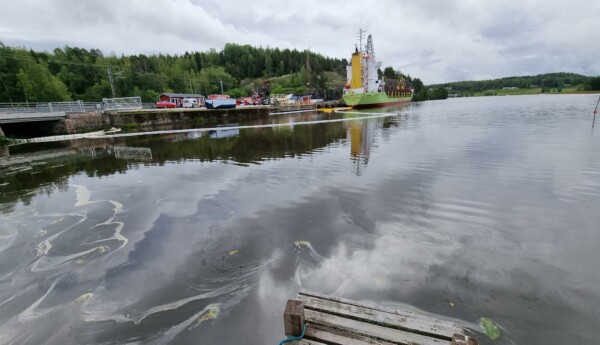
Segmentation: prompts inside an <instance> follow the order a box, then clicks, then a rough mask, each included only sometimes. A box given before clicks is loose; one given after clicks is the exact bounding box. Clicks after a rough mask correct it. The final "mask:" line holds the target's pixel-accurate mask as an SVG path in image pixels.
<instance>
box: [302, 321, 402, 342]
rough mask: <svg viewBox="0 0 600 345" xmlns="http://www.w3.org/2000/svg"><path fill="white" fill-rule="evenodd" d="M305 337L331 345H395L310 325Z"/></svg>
mask: <svg viewBox="0 0 600 345" xmlns="http://www.w3.org/2000/svg"><path fill="white" fill-rule="evenodd" d="M305 336H306V337H307V338H310V339H318V340H319V341H323V342H325V343H327V344H329V345H375V344H376V345H393V344H392V343H388V342H387V341H383V340H375V339H373V338H367V337H364V336H361V335H357V334H350V333H347V332H338V331H335V330H333V329H330V328H325V327H323V326H319V325H314V324H309V325H308V327H307V328H306V334H305Z"/></svg>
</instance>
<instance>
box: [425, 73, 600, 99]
mask: <svg viewBox="0 0 600 345" xmlns="http://www.w3.org/2000/svg"><path fill="white" fill-rule="evenodd" d="M576 85H580V88H581V91H584V90H585V91H588V90H600V77H587V76H584V75H581V74H575V73H546V74H538V75H535V76H523V77H508V78H501V79H492V80H480V81H459V82H453V83H445V84H436V85H430V86H429V88H439V87H442V88H449V90H450V93H459V94H474V93H476V92H483V91H486V90H498V89H502V88H505V87H517V88H520V89H525V88H541V89H542V92H544V91H545V90H548V89H550V88H553V89H558V90H560V89H562V88H565V87H572V86H576Z"/></svg>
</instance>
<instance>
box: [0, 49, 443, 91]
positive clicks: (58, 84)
mask: <svg viewBox="0 0 600 345" xmlns="http://www.w3.org/2000/svg"><path fill="white" fill-rule="evenodd" d="M347 64H348V61H347V60H346V59H334V58H329V57H324V56H322V55H320V54H316V53H313V52H310V51H306V50H305V51H299V50H295V49H293V50H290V49H279V48H268V47H267V48H262V47H259V48H256V47H252V46H249V45H237V44H226V45H225V47H224V48H223V49H222V50H221V51H216V50H215V49H211V50H209V51H206V52H191V53H190V52H186V53H185V54H183V55H166V54H158V55H143V54H140V55H130V56H125V55H122V56H116V55H114V54H111V55H109V56H105V55H104V54H103V53H102V52H101V51H100V50H98V49H91V50H86V49H83V48H76V47H64V48H57V49H54V51H52V52H36V51H33V50H28V49H25V48H17V47H8V46H5V45H4V44H2V43H1V42H0V84H1V85H0V102H45V101H67V100H83V101H92V102H98V101H100V100H102V98H107V97H113V96H114V97H129V96H141V97H142V100H143V101H144V102H154V101H155V100H156V98H157V96H158V95H159V94H160V93H163V92H178V93H200V94H205V95H207V94H212V93H220V82H221V81H222V82H223V87H224V89H225V91H226V93H228V94H230V95H232V96H234V97H240V96H249V95H251V94H252V93H255V92H258V93H261V94H263V95H264V94H269V93H274V94H275V93H294V94H312V95H314V96H315V97H318V98H324V99H339V98H341V95H342V89H343V85H344V83H345V75H346V70H345V68H346V65H347ZM379 72H380V74H385V76H386V80H387V81H388V84H389V85H390V87H391V86H397V85H398V84H399V83H404V84H405V85H407V86H411V85H414V87H415V100H426V99H432V98H445V97H443V96H444V94H443V91H444V89H443V88H440V89H439V90H436V92H432V91H428V90H427V89H426V88H424V86H423V83H422V82H421V81H420V80H419V79H418V78H415V79H414V80H413V79H412V78H411V77H410V76H409V75H404V74H403V73H401V72H400V71H397V70H394V69H393V68H392V67H387V68H385V70H384V71H381V70H380V71H379ZM111 78H112V79H113V85H114V88H111V83H110V79H111Z"/></svg>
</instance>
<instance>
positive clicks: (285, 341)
mask: <svg viewBox="0 0 600 345" xmlns="http://www.w3.org/2000/svg"><path fill="white" fill-rule="evenodd" d="M304 332H306V323H305V324H304V327H303V328H302V334H300V336H299V337H291V338H286V339H283V340H282V341H280V342H279V345H281V344H285V343H288V342H290V341H294V340H300V339H302V338H304Z"/></svg>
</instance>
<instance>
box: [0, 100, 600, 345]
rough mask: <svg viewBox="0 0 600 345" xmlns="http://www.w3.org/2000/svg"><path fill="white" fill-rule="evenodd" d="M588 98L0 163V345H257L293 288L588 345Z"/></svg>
mask: <svg viewBox="0 0 600 345" xmlns="http://www.w3.org/2000/svg"><path fill="white" fill-rule="evenodd" d="M596 99H597V95H557V96H545V95H541V96H517V97H493V98H468V99H452V100H446V101H439V102H437V101H436V102H425V103H422V104H412V105H409V106H408V107H406V108H403V109H400V110H399V111H397V112H394V113H393V114H391V115H389V114H388V115H386V114H382V113H362V114H358V115H357V114H343V115H332V116H325V115H317V114H304V115H301V114H298V115H293V116H273V117H271V118H269V119H265V120H261V121H255V122H253V123H243V124H240V125H244V126H247V125H265V124H267V125H268V124H276V126H272V127H261V126H258V127H251V128H247V127H244V128H226V129H223V130H219V131H208V132H190V133H171V134H164V135H154V136H138V137H128V138H114V139H106V140H101V141H81V142H70V143H57V144H52V145H45V146H24V147H11V148H10V157H9V158H1V159H0V163H1V164H2V165H0V192H1V198H0V212H1V223H0V226H1V227H0V343H2V344H96V343H98V344H100V343H101V344H126V343H144V344H146V343H148V344H165V343H172V344H261V345H262V344H276V343H277V342H278V341H279V340H280V339H281V338H282V337H283V322H282V311H283V308H284V305H285V301H286V300H287V299H289V298H292V297H294V296H295V294H296V292H297V291H298V290H299V289H300V288H304V289H309V290H314V291H318V292H322V293H327V294H336V295H339V296H343V297H347V298H352V299H357V300H362V301H375V302H378V303H381V304H383V305H385V306H387V307H391V308H394V307H409V308H418V309H420V310H422V311H423V312H427V313H432V314H434V315H438V316H439V317H442V318H449V319H453V320H457V322H459V323H460V324H462V325H463V326H465V327H469V328H472V329H474V330H476V331H477V330H478V329H479V328H478V324H477V322H478V320H479V319H480V318H481V317H487V318H489V319H491V320H493V321H494V322H495V323H496V324H498V326H499V327H500V329H501V336H500V338H499V339H497V340H495V341H491V340H489V339H486V337H485V335H483V334H481V333H479V334H478V336H479V338H480V340H481V343H483V344H492V343H493V344H558V343H565V344H567V343H569V344H575V343H577V344H596V343H597V342H598V340H597V339H598V338H599V337H600V329H599V328H598V325H599V324H600V314H599V313H600V288H599V286H600V268H599V263H600V250H599V248H598V246H599V244H600V132H598V130H600V128H596V131H592V130H591V128H590V125H591V111H592V109H593V106H594V105H595V101H596ZM353 117H354V119H353ZM356 117H358V119H356ZM302 121H310V124H301V123H300V122H302ZM229 125H230V126H231V125H232V124H229ZM24 161H25V162H24ZM26 161H29V162H26ZM8 162H10V164H8Z"/></svg>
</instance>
